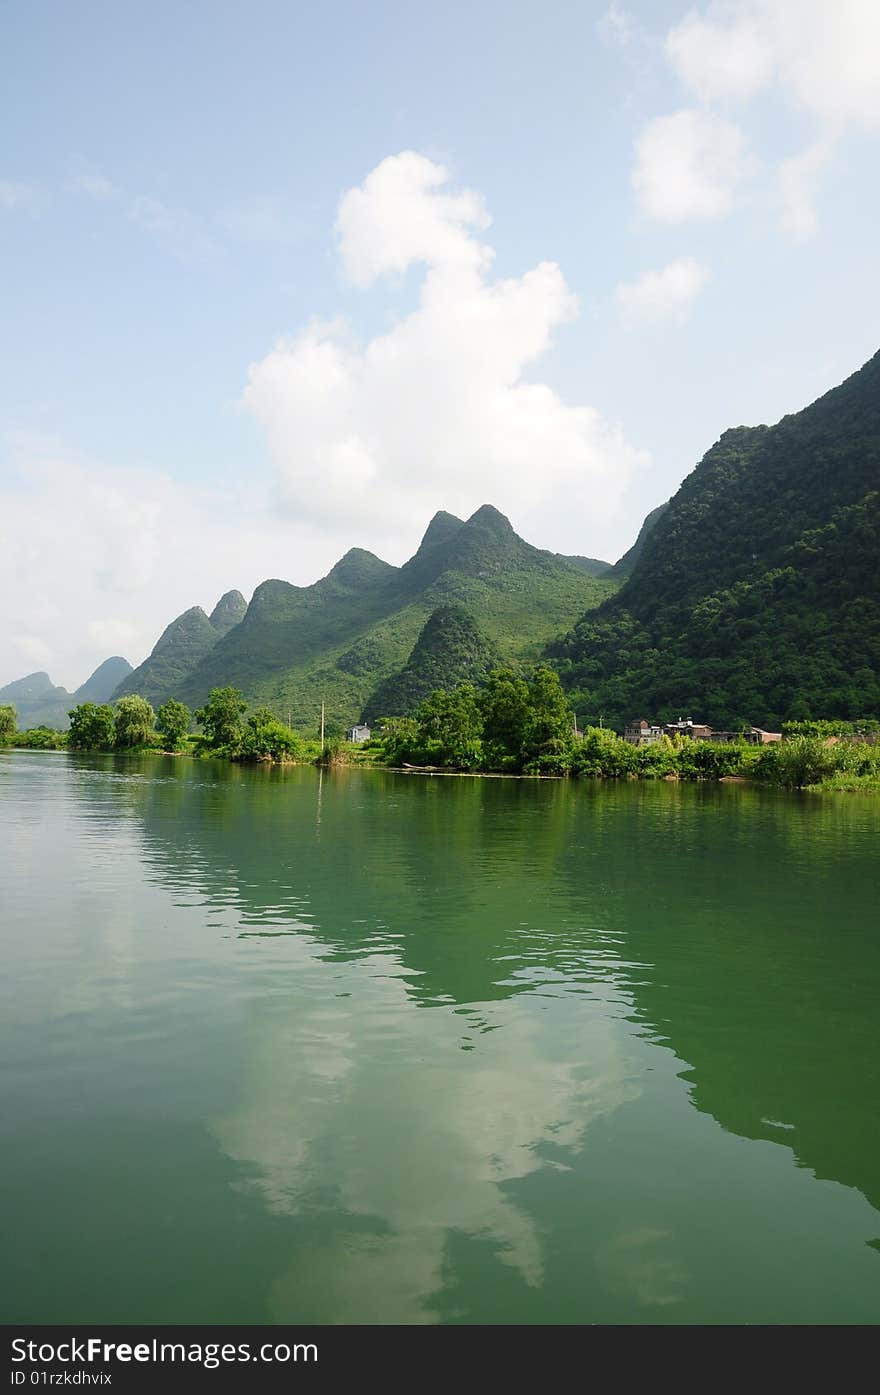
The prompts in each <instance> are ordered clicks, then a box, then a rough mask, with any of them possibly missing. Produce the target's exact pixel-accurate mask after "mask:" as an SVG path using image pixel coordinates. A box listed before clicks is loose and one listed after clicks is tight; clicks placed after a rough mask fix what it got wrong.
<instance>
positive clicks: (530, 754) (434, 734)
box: [375, 667, 880, 789]
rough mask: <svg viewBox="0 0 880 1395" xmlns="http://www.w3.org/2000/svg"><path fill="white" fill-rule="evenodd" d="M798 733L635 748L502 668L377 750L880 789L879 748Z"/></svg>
mask: <svg viewBox="0 0 880 1395" xmlns="http://www.w3.org/2000/svg"><path fill="white" fill-rule="evenodd" d="M792 725H793V727H795V729H794V730H793V731H792V732H791V733H790V734H789V735H788V737H787V739H786V740H784V741H782V742H776V743H774V744H772V745H768V746H752V745H750V744H748V743H747V742H746V741H742V742H731V743H725V744H721V743H715V742H711V741H695V740H693V739H692V738H690V737H681V738H673V737H664V738H663V740H661V741H659V742H656V743H655V744H653V745H650V746H634V745H632V744H631V743H630V742H628V741H624V740H623V738H622V737H621V736H618V735H617V734H616V732H614V731H610V730H608V729H607V728H603V727H586V728H585V729H584V731H583V732H577V731H576V730H575V727H574V718H573V715H572V713H571V710H570V709H569V706H568V703H567V701H566V697H565V694H564V692H563V690H562V687H561V685H560V682H559V678H558V676H557V674H556V673H555V672H554V671H553V670H552V669H549V668H546V667H539V668H537V669H535V670H534V672H533V673H532V674H531V676H529V677H527V678H523V677H520V676H518V675H516V674H514V673H509V672H504V671H500V670H496V671H495V672H493V673H492V674H491V675H490V677H489V679H488V681H487V683H486V684H485V686H484V687H482V688H479V689H478V688H476V687H474V686H473V684H470V683H463V684H460V685H459V686H458V687H457V688H454V689H452V690H450V691H438V692H435V693H433V694H432V695H431V697H430V698H427V699H426V700H425V701H424V702H422V703H421V705H420V706H419V708H418V709H417V711H416V714H415V716H414V717H399V718H388V719H386V721H385V722H384V723H383V724H382V725H381V729H380V732H379V734H378V736H377V737H376V738H375V744H378V745H379V746H380V748H381V750H382V753H383V756H384V759H385V761H386V762H387V763H388V764H389V765H392V766H407V765H411V766H421V767H434V768H436V769H447V770H459V771H473V772H486V773H508V774H524V775H571V776H576V777H578V776H579V777H594V778H601V779H612V780H619V779H629V778H639V779H648V780H651V779H654V780H657V779H664V778H673V779H681V780H720V779H724V778H730V777H733V776H741V777H746V778H749V779H753V780H757V781H762V782H764V783H766V784H770V785H778V786H782V787H784V788H789V789H798V788H804V787H806V786H810V785H822V784H825V785H833V786H837V787H839V788H850V787H852V788H856V787H860V786H863V785H872V784H875V783H877V784H880V746H878V745H875V744H871V743H870V742H868V741H866V740H864V739H857V738H856V737H855V733H854V732H852V731H851V732H845V733H844V734H843V735H842V736H838V737H837V739H836V740H833V741H832V739H831V735H830V732H829V731H826V729H825V728H826V727H827V728H833V730H834V732H835V733H838V732H840V730H841V728H842V727H843V726H844V725H845V724H842V723H821V722H811V723H802V724H792ZM798 727H802V728H806V730H798V729H797V728H798ZM848 738H853V739H848Z"/></svg>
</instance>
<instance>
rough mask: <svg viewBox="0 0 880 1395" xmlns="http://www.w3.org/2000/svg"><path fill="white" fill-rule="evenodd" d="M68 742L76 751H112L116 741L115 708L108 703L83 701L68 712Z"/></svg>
mask: <svg viewBox="0 0 880 1395" xmlns="http://www.w3.org/2000/svg"><path fill="white" fill-rule="evenodd" d="M67 715H68V717H69V718H70V731H69V733H68V736H67V744H68V746H69V747H70V748H71V750H74V751H112V749H113V746H114V744H115V741H116V723H115V721H114V718H113V708H112V707H110V706H109V705H108V704H107V703H104V704H103V706H101V707H98V706H96V704H95V703H94V702H81V703H80V704H79V706H78V707H73V708H71V710H70V711H69V712H68V714H67Z"/></svg>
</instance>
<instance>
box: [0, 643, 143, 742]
mask: <svg viewBox="0 0 880 1395" xmlns="http://www.w3.org/2000/svg"><path fill="white" fill-rule="evenodd" d="M128 673H131V664H130V663H129V662H128V659H122V658H120V657H119V656H118V655H117V656H115V657H114V658H112V659H105V660H104V662H103V663H102V664H99V665H98V667H97V668H96V669H95V671H94V673H93V674H91V675H90V676H89V677H88V678H87V679H86V681H85V683H83V684H81V685H80V687H79V688H77V690H76V692H75V693H69V692H68V691H67V689H66V688H59V687H56V686H55V684H53V682H52V680H51V678H50V677H49V675H48V673H42V672H40V673H29V674H28V675H27V676H26V677H25V678H17V679H16V680H15V682H13V683H7V685H6V687H5V688H0V705H6V704H7V703H11V704H12V706H13V707H14V708H15V711H16V717H17V720H18V725H19V728H20V729H21V730H22V731H24V730H25V729H26V728H27V727H52V728H54V729H55V730H56V731H66V730H67V728H68V726H69V719H68V716H67V714H68V712H69V711H70V708H71V707H73V706H74V705H75V704H76V703H78V702H97V703H102V702H107V701H109V698H110V695H111V693H112V692H113V690H114V688H115V687H116V685H117V684H118V683H119V681H120V679H122V678H124V677H125V675H126V674H128Z"/></svg>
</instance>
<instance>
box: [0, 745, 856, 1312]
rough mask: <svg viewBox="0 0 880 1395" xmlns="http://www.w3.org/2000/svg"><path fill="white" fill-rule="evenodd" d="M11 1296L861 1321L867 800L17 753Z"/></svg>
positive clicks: (73, 1305)
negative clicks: (253, 767) (257, 767)
mask: <svg viewBox="0 0 880 1395" xmlns="http://www.w3.org/2000/svg"><path fill="white" fill-rule="evenodd" d="M0 825H2V827H0V872H2V902H3V911H2V936H3V965H4V973H3V976H2V987H0V995H2V1001H0V1134H2V1138H0V1157H2V1169H0V1172H2V1187H3V1205H2V1216H3V1243H2V1254H3V1261H2V1263H3V1268H4V1275H3V1291H2V1312H0V1315H2V1317H3V1318H4V1319H5V1320H6V1321H35V1320H41V1321H44V1322H62V1321H68V1322H86V1321H99V1320H100V1321H110V1322H122V1321H145V1322H162V1321H166V1322H167V1321H178V1322H184V1321H191V1322H216V1323H225V1322H346V1321H351V1322H414V1323H418V1322H613V1323H629V1322H654V1323H656V1322H661V1323H667V1322H669V1323H673V1322H725V1321H731V1322H877V1321H880V1138H878V1104H880V1007H878V1004H880V934H878V914H877V910H878V859H877V834H878V828H880V802H877V801H875V800H873V799H870V798H862V797H858V796H850V797H845V796H843V797H828V798H824V797H821V798H809V797H803V798H799V797H796V796H783V795H775V794H772V793H765V792H760V793H756V792H754V791H748V790H745V789H743V788H742V787H734V786H724V787H716V788H697V787H684V786H683V787H677V786H673V785H667V784H660V785H645V784H641V785H637V784H628V785H623V786H620V787H618V786H588V785H571V786H569V785H566V784H564V783H561V782H543V781H542V782H530V781H522V782H518V781H507V780H467V779H443V778H423V777H406V776H394V775H391V774H383V773H378V772H357V771H349V772H345V771H342V772H339V773H330V774H324V775H323V776H320V775H319V774H318V773H317V772H316V771H313V770H311V769H293V770H286V771H277V770H276V771H272V770H246V769H240V768H236V767H229V766H223V765H214V764H210V763H195V762H191V761H186V760H178V761H174V760H173V759H167V758H161V757H156V758H141V759H138V758H132V759H128V760H125V759H121V758H120V759H115V758H113V757H106V758H104V757H75V756H66V755H56V754H51V753H46V754H42V753H32V752H20V753H18V752H10V751H7V752H3V753H0Z"/></svg>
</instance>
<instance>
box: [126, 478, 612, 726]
mask: <svg viewBox="0 0 880 1395" xmlns="http://www.w3.org/2000/svg"><path fill="white" fill-rule="evenodd" d="M616 584H617V583H616V582H615V581H614V580H610V579H609V580H606V579H605V578H597V577H592V576H589V575H588V574H586V573H585V572H583V571H582V570H580V569H579V568H578V567H575V566H573V565H572V564H571V563H570V562H568V561H565V560H564V559H561V558H559V557H556V556H554V554H553V553H550V552H544V551H541V550H540V549H539V548H536V547H532V546H531V545H530V544H529V543H527V542H524V541H523V539H522V538H520V537H518V536H517V534H516V533H515V532H514V530H513V528H512V527H511V526H510V523H509V522H508V521H507V519H506V518H505V517H504V516H503V515H502V514H500V513H499V512H498V510H497V509H494V508H492V507H491V506H490V505H484V506H483V507H482V508H480V509H478V510H477V511H476V513H474V514H473V515H472V517H471V518H469V519H467V520H466V521H463V520H462V519H459V518H455V517H453V515H452V514H448V513H438V514H437V515H436V516H435V517H434V518H433V519H432V520H431V523H430V525H429V527H428V529H427V531H426V533H425V535H424V537H423V539H422V542H421V544H420V546H419V548H418V551H417V552H416V553H415V555H414V556H413V557H411V558H410V559H409V561H408V562H406V563H404V565H403V566H401V567H393V566H390V565H389V564H388V563H387V562H383V561H381V560H380V559H379V558H378V557H375V556H373V554H372V553H370V552H364V551H362V550H360V549H358V548H355V549H353V550H352V551H350V552H348V553H346V555H345V556H344V557H343V558H342V559H341V561H339V562H337V564H336V566H335V567H334V568H333V569H332V571H330V572H329V573H328V575H327V576H325V577H323V578H322V579H321V580H320V581H317V582H315V583H314V585H312V586H292V585H291V584H290V583H289V582H286V581H278V580H272V581H264V582H263V583H262V585H261V586H258V587H257V589H256V591H255V592H254V595H253V598H252V600H251V603H250V605H249V606H248V608H247V613H246V615H245V617H244V619H243V620H242V621H241V623H240V624H238V625H236V626H235V627H234V628H233V629H231V630H230V631H229V632H228V633H227V634H226V635H225V637H223V638H221V639H219V640H218V641H217V642H215V643H212V644H210V646H206V648H205V652H204V653H203V654H202V655H201V656H200V657H199V659H198V661H197V662H196V663H195V664H192V665H191V666H190V667H189V668H188V670H187V671H186V672H185V673H184V672H183V671H181V670H178V672H177V673H173V672H168V671H166V672H165V673H163V674H162V675H161V676H160V681H158V682H157V681H154V676H156V668H155V666H154V667H153V670H152V672H151V674H150V675H149V676H150V678H151V683H150V688H149V691H147V692H145V694H144V695H145V696H148V697H150V700H151V701H161V700H162V699H163V698H165V697H169V696H173V697H178V698H180V699H182V700H183V701H184V702H186V703H188V704H189V705H190V706H191V707H196V706H198V705H199V704H201V703H202V702H203V701H204V700H205V698H206V697H207V695H208V693H209V691H210V689H211V688H213V687H220V686H224V685H226V684H232V685H234V686H235V687H238V688H240V689H241V690H242V691H243V692H244V694H245V696H246V697H247V698H248V699H249V701H251V702H260V703H264V704H266V705H268V706H269V707H271V708H272V710H273V711H275V712H276V713H277V715H278V716H280V717H282V718H284V719H287V717H288V715H289V716H290V718H291V720H292V721H293V724H294V725H295V726H299V727H301V728H303V729H306V730H313V729H314V728H315V725H316V722H317V716H318V712H319V710H320V705H321V702H322V701H323V702H324V703H325V704H326V711H327V719H328V723H329V724H330V726H331V728H332V727H333V726H335V727H337V728H338V729H342V728H344V727H346V726H348V725H349V724H350V723H351V722H353V721H354V720H355V719H356V718H357V717H358V716H359V715H360V714H361V713H362V712H363V711H364V709H365V707H366V706H367V704H368V703H369V702H370V699H371V696H372V695H373V694H374V693H375V692H376V690H377V688H378V687H379V685H380V684H382V683H383V682H385V681H386V680H389V679H391V678H392V677H394V676H395V675H398V676H399V675H400V673H401V670H402V669H403V668H404V667H405V666H406V665H407V664H408V661H409V660H410V658H411V656H412V651H413V647H414V646H415V644H416V641H417V640H418V638H419V635H420V633H421V631H422V629H423V627H424V625H425V622H426V621H427V620H428V619H429V617H430V616H431V615H432V614H433V613H434V612H435V611H436V610H437V609H438V608H440V607H444V606H457V607H461V608H463V609H465V610H466V611H467V612H469V614H470V616H471V617H472V618H473V621H474V622H475V623H476V625H478V626H479V629H480V631H481V633H482V635H484V636H485V640H486V643H487V644H488V645H491V646H492V650H493V653H497V655H498V658H499V660H500V661H502V662H509V663H520V662H529V661H533V660H535V659H537V658H538V657H539V656H540V654H541V652H542V650H543V647H544V646H545V645H546V644H547V642H548V641H549V640H550V639H551V638H552V637H553V635H554V634H558V633H559V631H560V630H562V629H563V628H565V627H566V626H568V625H570V624H572V623H573V622H574V620H575V619H576V617H577V616H578V614H580V613H581V612H582V611H583V610H584V609H586V608H588V607H590V606H595V605H598V604H599V602H600V601H601V600H603V599H604V598H605V597H606V596H608V595H609V594H610V593H611V591H612V590H613V589H614V587H615V585H616ZM188 615H192V612H188ZM185 618H186V617H181V621H182V620H184V619H185ZM203 618H204V619H205V620H206V621H207V617H204V616H203ZM179 624H180V621H176V622H175V625H179ZM173 628H174V627H173V626H172V627H169V629H173ZM167 636H168V631H166V634H165V635H163V637H162V640H160V642H159V644H158V645H157V646H156V649H155V650H154V653H153V655H152V656H151V658H150V659H149V660H147V664H148V665H149V664H151V662H152V660H153V658H154V657H161V656H160V648H161V647H162V646H163V644H164V643H165V641H166V637H167ZM198 636H202V637H204V638H208V636H206V635H205V631H204V626H201V625H200V626H199V628H198ZM198 636H197V638H198ZM144 668H146V665H142V669H144ZM448 671H449V672H450V673H452V669H451V668H449V669H448ZM468 671H469V670H468V668H467V666H465V669H464V670H463V671H462V676H466V673H467V672H468ZM125 687H126V691H141V692H143V691H144V684H143V681H142V678H141V676H140V671H137V672H136V673H135V674H132V675H131V676H130V677H129V679H128V680H127V681H126V685H125ZM379 715H382V714H379Z"/></svg>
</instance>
